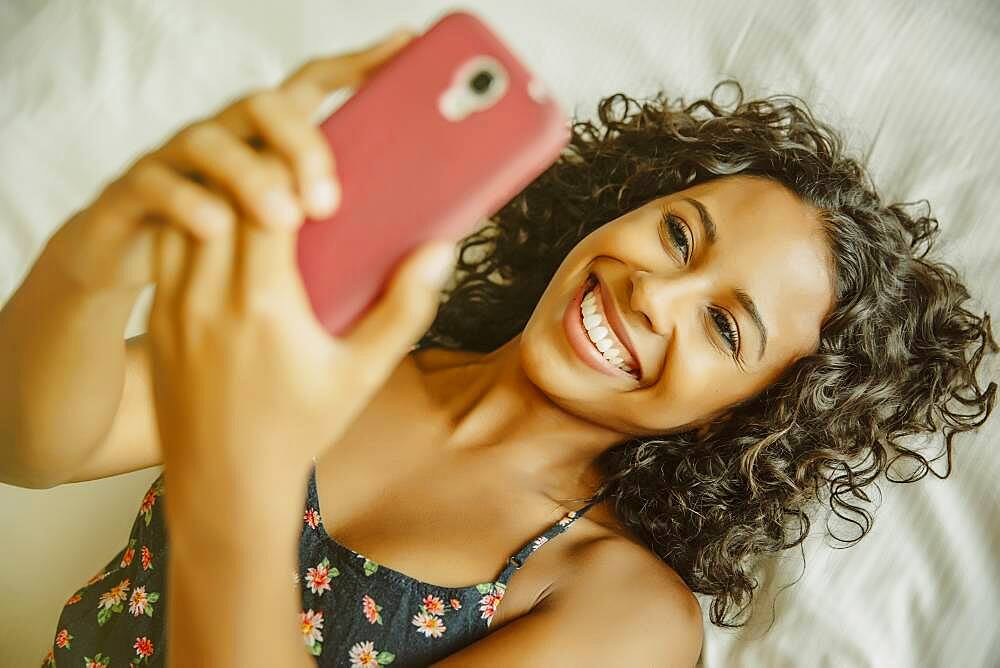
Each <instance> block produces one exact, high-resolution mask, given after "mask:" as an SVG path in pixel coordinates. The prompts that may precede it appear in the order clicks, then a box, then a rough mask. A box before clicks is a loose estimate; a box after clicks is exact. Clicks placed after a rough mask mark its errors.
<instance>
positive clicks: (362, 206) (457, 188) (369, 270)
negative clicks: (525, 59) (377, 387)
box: [298, 12, 569, 336]
mask: <svg viewBox="0 0 1000 668" xmlns="http://www.w3.org/2000/svg"><path fill="white" fill-rule="evenodd" d="M482 56H487V57H491V58H492V59H494V61H493V62H498V63H500V65H501V66H502V67H501V70H500V71H502V72H503V73H504V74H505V75H506V77H507V88H506V92H505V93H504V94H503V95H502V96H501V97H499V98H498V99H497V100H496V101H495V103H494V104H493V106H492V107H490V108H487V109H483V110H481V111H477V112H474V113H469V114H468V115H467V116H465V117H464V118H461V119H454V118H453V119H452V120H449V119H448V118H446V113H445V112H444V111H443V110H442V107H441V106H440V105H442V104H445V107H447V108H448V109H453V107H454V104H453V102H454V100H455V99H457V98H456V97H454V96H453V97H451V98H447V100H449V101H450V102H442V95H444V94H445V92H446V91H449V90H452V91H453V94H454V95H455V96H457V95H459V93H455V92H454V91H456V90H458V89H459V88H461V87H460V86H458V87H457V86H456V82H459V83H460V82H461V81H462V80H463V78H462V77H463V76H464V77H465V78H466V79H468V76H469V75H468V74H465V75H462V74H461V72H466V73H467V72H469V71H471V70H470V69H466V70H462V68H463V66H464V67H466V68H471V69H472V70H474V69H475V68H474V67H471V66H470V65H469V63H470V60H471V59H475V58H480V57H482ZM476 62H477V63H478V62H483V61H482V60H481V58H480V60H477V61H476ZM476 71H478V70H476ZM501 79H502V77H495V78H493V79H492V81H494V82H496V81H500V80H501ZM462 90H465V91H466V94H467V95H472V93H471V92H469V91H473V90H475V87H474V86H473V85H472V82H471V80H469V84H468V85H467V86H466V87H465V88H464V89H462ZM495 90H499V88H497V89H495ZM448 105H452V106H448ZM448 113H449V114H451V112H448ZM320 128H321V130H322V131H323V133H324V135H325V136H326V138H327V140H328V141H329V142H330V146H331V148H332V150H333V155H334V159H335V161H336V170H337V177H338V179H339V181H340V185H341V189H342V197H341V204H340V208H339V209H338V210H337V212H336V213H335V214H334V215H333V216H331V217H330V218H328V219H324V220H307V221H306V222H305V224H304V225H303V226H302V228H301V229H300V233H299V238H298V261H299V268H300V270H301V273H302V278H303V281H304V284H305V287H306V290H307V292H308V293H309V299H310V302H311V303H312V306H313V309H314V311H315V313H316V315H317V317H318V319H319V321H320V322H321V323H322V324H323V325H324V327H326V329H327V330H328V331H329V332H330V333H331V334H333V335H335V336H337V335H341V334H343V333H345V332H347V331H349V330H350V329H351V327H352V326H353V325H354V324H355V323H356V322H357V321H358V320H359V319H360V318H361V317H362V316H363V315H364V313H365V312H366V311H367V310H368V309H369V308H370V307H371V305H372V304H373V303H374V302H375V301H376V299H377V298H378V297H379V295H380V293H381V291H382V288H383V285H384V283H385V281H386V280H387V279H388V278H389V276H390V275H391V273H392V270H393V268H394V267H395V266H396V264H397V263H398V262H399V261H400V260H402V259H403V258H404V257H405V256H406V255H407V254H408V253H410V252H411V251H412V250H413V249H414V248H415V247H416V246H417V245H418V244H420V243H422V242H424V241H427V240H430V239H450V240H453V241H456V242H457V241H458V240H459V239H460V238H462V237H463V236H465V235H466V234H468V233H470V232H471V231H472V230H474V229H475V228H476V227H478V226H479V225H480V224H482V223H483V222H484V218H486V217H488V216H489V215H492V214H493V213H495V212H496V211H497V210H499V209H500V207H501V206H503V205H504V204H505V203H506V202H508V201H509V200H510V199H512V198H513V197H514V195H516V194H517V193H519V192H520V191H521V190H522V189H523V188H524V187H525V186H527V185H528V183H530V182H531V181H532V180H533V179H534V178H535V177H537V176H538V175H539V174H541V173H542V171H544V170H545V169H546V168H547V167H548V166H549V165H551V164H552V163H553V162H554V161H555V159H556V158H557V157H558V155H559V153H560V151H561V150H562V149H563V147H565V145H566V143H567V141H568V139H569V127H568V123H567V121H566V118H565V116H564V115H563V114H562V112H561V111H560V109H559V107H558V105H557V104H556V102H555V101H554V100H553V99H552V98H551V97H549V96H548V95H547V94H546V93H545V89H544V87H543V86H542V85H541V83H540V82H539V81H538V80H537V79H535V78H534V77H533V76H532V75H531V73H530V72H528V71H527V70H526V69H525V68H524V66H523V65H521V63H520V62H519V61H518V60H517V58H515V56H514V55H513V54H512V53H511V52H510V50H509V49H507V48H506V47H505V46H504V45H503V43H502V42H501V41H500V40H499V39H498V38H497V37H496V36H495V35H494V34H493V33H492V32H491V31H490V30H489V29H488V28H487V27H486V26H485V25H484V24H483V23H482V22H481V21H480V20H478V19H477V18H476V17H474V16H472V15H470V14H468V13H465V12H457V13H452V14H448V15H446V16H444V17H443V18H442V19H441V20H439V21H438V22H437V23H435V24H434V25H433V26H432V27H431V28H430V29H429V30H428V31H427V32H426V33H424V34H423V35H421V36H419V37H416V38H414V39H413V40H412V41H411V42H410V43H409V44H407V45H406V46H405V47H404V48H403V49H402V50H401V51H400V52H399V53H397V54H396V55H395V56H394V57H393V59H392V60H390V61H388V62H386V63H384V64H383V65H382V66H381V67H380V68H379V69H378V70H377V71H376V72H374V73H373V74H371V76H370V77H369V78H368V80H367V81H366V82H365V83H364V84H363V85H362V86H361V87H360V88H359V89H358V91H357V92H356V93H355V94H354V95H353V96H352V97H351V98H350V99H348V100H347V101H346V102H345V103H344V104H343V105H342V106H341V107H340V108H339V109H337V110H336V111H335V112H334V113H333V114H332V115H331V116H330V117H329V118H328V119H327V120H326V121H324V122H323V123H322V124H321V125H320Z"/></svg>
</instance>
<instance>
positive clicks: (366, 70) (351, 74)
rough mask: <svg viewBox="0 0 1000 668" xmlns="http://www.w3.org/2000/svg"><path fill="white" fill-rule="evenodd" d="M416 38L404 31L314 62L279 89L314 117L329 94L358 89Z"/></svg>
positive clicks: (408, 30) (299, 70) (296, 72)
mask: <svg viewBox="0 0 1000 668" xmlns="http://www.w3.org/2000/svg"><path fill="white" fill-rule="evenodd" d="M415 36H416V33H415V32H414V31H413V30H411V29H409V28H400V29H399V30H397V31H395V32H393V33H391V34H390V35H388V36H387V37H385V38H384V39H382V40H381V41H379V42H377V43H376V44H373V45H372V46H370V47H368V48H367V49H362V50H360V51H354V52H351V53H345V54H339V55H336V56H327V57H324V58H317V59H315V60H310V61H309V62H307V63H306V64H305V65H302V66H301V67H300V68H299V69H298V70H296V71H295V72H294V73H292V75H291V76H289V77H288V78H287V79H286V80H285V81H284V82H283V83H282V84H281V85H280V86H279V89H280V90H285V91H288V92H290V93H291V95H292V97H293V98H294V99H295V100H296V101H297V103H298V104H299V105H301V108H302V110H303V111H304V112H306V113H307V114H308V115H309V116H310V117H311V116H312V114H313V112H315V111H316V109H317V108H318V107H319V105H320V104H321V103H322V102H323V99H324V98H325V97H326V96H327V95H329V94H330V93H332V92H334V91H336V90H337V89H340V88H344V87H345V86H346V87H352V88H353V87H356V86H357V85H358V84H360V83H361V82H362V81H364V79H366V78H367V77H368V76H369V75H370V74H371V73H372V72H373V71H374V70H375V69H376V68H377V67H378V66H379V65H381V64H382V63H384V62H386V61H387V60H389V59H390V58H392V57H393V56H394V55H395V54H396V53H397V52H398V51H399V50H400V49H402V48H403V47H404V46H406V44H407V43H408V42H409V41H410V40H412V39H413V38H414V37H415Z"/></svg>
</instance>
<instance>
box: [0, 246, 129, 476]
mask: <svg viewBox="0 0 1000 668" xmlns="http://www.w3.org/2000/svg"><path fill="white" fill-rule="evenodd" d="M58 244H59V233H58V232H57V233H56V234H55V235H53V237H52V238H51V239H50V240H49V241H48V243H47V244H46V246H45V248H44V249H43V250H42V253H41V254H40V255H39V257H38V259H37V260H36V262H35V264H34V265H33V266H32V268H31V270H30V271H29V273H28V275H27V277H26V278H25V280H24V281H23V282H22V284H21V286H20V287H19V288H18V289H17V291H16V292H14V294H13V295H12V296H11V298H10V299H9V300H8V302H7V303H6V305H4V307H3V309H2V310H0V369H2V370H3V372H2V373H0V482H4V483H7V484H11V485H17V486H21V487H34V488H44V487H51V486H53V485H56V484H59V483H61V482H63V481H65V480H67V479H68V478H69V477H70V476H71V475H72V474H73V473H74V472H75V471H76V470H77V469H78V468H79V467H80V466H81V465H82V463H83V462H85V461H86V460H87V458H88V457H89V456H90V455H91V453H92V451H93V450H94V449H95V448H96V447H97V446H98V444H99V443H100V441H101V440H102V438H103V437H104V435H105V434H106V433H107V431H108V430H109V428H110V427H111V424H112V422H113V420H114V416H115V413H116V411H117V409H118V405H119V400H120V398H121V394H122V386H123V384H124V377H125V371H124V368H125V343H124V341H123V331H124V329H125V325H126V323H127V322H128V317H129V314H130V313H131V311H132V306H133V305H134V304H135V300H136V298H137V296H138V294H139V292H140V291H141V288H136V289H129V290H118V291H112V290H106V291H96V290H89V289H85V288H84V287H83V286H82V285H80V284H79V283H78V282H77V281H74V280H73V279H71V278H70V277H69V275H68V274H66V273H65V272H64V271H62V265H61V264H60V262H59V260H58V252H60V250H59V246H58Z"/></svg>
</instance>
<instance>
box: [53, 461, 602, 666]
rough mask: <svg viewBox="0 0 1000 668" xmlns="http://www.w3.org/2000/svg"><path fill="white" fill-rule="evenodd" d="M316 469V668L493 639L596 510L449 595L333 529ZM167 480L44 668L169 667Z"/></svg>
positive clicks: (306, 585) (423, 660) (94, 581)
mask: <svg viewBox="0 0 1000 668" xmlns="http://www.w3.org/2000/svg"><path fill="white" fill-rule="evenodd" d="M315 476H316V470H315V467H313V469H312V472H311V473H310V476H309V482H308V486H307V491H306V500H305V505H304V509H303V510H304V512H303V515H302V532H301V535H300V541H299V568H298V570H297V571H296V572H294V573H290V574H289V586H294V587H295V588H296V589H297V590H298V591H299V593H300V595H301V603H302V607H301V612H300V615H299V616H300V623H301V624H300V627H301V630H302V641H303V643H304V644H305V647H306V651H307V652H309V653H311V654H312V655H313V656H314V657H315V658H316V665H317V666H322V667H327V666H338V667H340V666H344V667H348V668H358V667H361V668H378V667H379V666H387V665H390V664H391V665H392V666H393V667H394V668H395V667H397V666H403V667H405V666H426V665H428V664H431V663H433V662H435V661H437V660H440V659H442V658H444V657H446V656H448V655H449V654H452V653H454V652H457V651H458V650H460V649H462V648H463V647H466V646H468V645H470V644H472V643H473V642H475V641H476V640H479V639H480V638H482V637H484V636H485V635H487V634H488V633H489V631H490V623H491V622H492V621H493V616H494V614H495V613H496V610H497V607H498V606H499V604H500V602H501V601H502V600H503V597H504V593H505V591H506V589H507V582H508V580H509V579H510V578H511V576H512V575H513V574H514V572H515V571H516V570H517V569H519V568H520V567H521V566H522V565H523V563H524V561H525V560H526V559H527V558H528V557H529V556H530V555H531V554H532V553H533V552H534V551H535V550H537V549H539V548H540V547H542V545H544V544H545V543H546V542H547V541H549V540H551V539H552V538H554V537H555V536H556V535H558V534H560V533H562V532H563V531H566V529H568V528H569V526H570V525H571V524H572V523H573V522H574V521H575V520H576V519H577V518H578V517H580V516H581V515H582V514H583V513H585V512H586V511H587V509H589V507H590V506H587V507H585V508H583V509H582V510H580V511H578V512H571V513H568V514H567V515H566V516H564V517H563V518H562V519H561V520H559V521H558V522H557V523H556V524H554V525H553V526H552V527H551V528H550V529H549V530H548V531H546V532H545V533H543V534H542V535H540V536H538V537H536V538H534V539H532V540H530V541H528V542H527V543H526V544H525V545H524V547H523V548H521V550H520V551H518V552H517V553H515V554H514V555H513V556H511V557H510V558H509V560H508V562H507V565H506V566H505V567H504V569H503V570H502V571H501V573H500V574H499V576H498V577H497V579H496V580H494V581H492V582H483V583H479V584H475V585H472V586H468V587H459V588H454V587H440V586H437V585H433V584H430V583H426V582H421V581H419V580H416V579H414V578H411V577H410V576H408V575H406V574H404V573H400V572H398V571H394V570H392V569H391V568H388V567H386V566H383V565H381V564H378V563H376V562H374V561H372V560H370V559H368V558H367V557H365V556H364V555H362V554H359V553H357V552H354V551H353V550H351V549H350V548H348V547H346V546H344V545H341V544H340V543H338V542H337V541H335V540H333V538H331V537H330V536H329V535H328V534H327V532H326V529H325V528H324V527H323V519H322V510H321V509H320V507H319V498H318V496H317V492H316V477H315ZM163 480H164V476H163V475H162V474H161V475H160V477H158V478H157V479H156V480H155V481H153V483H152V485H151V486H150V488H149V491H148V492H146V495H145V496H144V497H143V499H142V502H141V503H140V505H139V511H138V514H137V516H136V519H135V522H134V523H133V525H132V531H131V533H130V534H129V538H128V542H127V544H126V545H125V547H123V548H122V549H121V551H120V552H118V554H116V555H115V556H114V558H112V559H111V561H109V562H108V563H107V565H105V566H104V568H102V569H101V570H100V571H98V573H97V574H96V575H94V577H92V578H90V580H88V581H87V583H86V584H85V585H84V586H83V587H81V588H80V589H78V590H77V591H76V592H74V593H73V595H72V596H70V597H69V599H68V600H67V601H66V603H65V604H64V607H63V611H62V614H61V615H60V617H59V622H58V624H57V628H56V631H55V639H54V641H53V645H52V648H51V649H50V650H49V652H48V653H47V654H46V656H45V657H44V659H43V660H42V665H43V666H84V667H85V668H102V667H103V668H108V667H110V666H123V665H129V664H131V665H142V666H164V665H166V659H165V657H166V653H167V650H168V648H167V647H166V642H165V640H166V635H165V626H164V620H165V618H166V612H167V611H166V605H165V603H166V595H165V593H164V583H165V582H166V573H165V570H166V569H165V567H166V561H167V553H168V544H167V534H166V526H165V524H164V517H163V501H162V496H163V493H164V484H163Z"/></svg>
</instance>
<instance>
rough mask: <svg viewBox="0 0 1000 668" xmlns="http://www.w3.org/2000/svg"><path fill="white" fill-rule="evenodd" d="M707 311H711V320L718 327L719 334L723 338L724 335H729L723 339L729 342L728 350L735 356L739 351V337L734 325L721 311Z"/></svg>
mask: <svg viewBox="0 0 1000 668" xmlns="http://www.w3.org/2000/svg"><path fill="white" fill-rule="evenodd" d="M709 310H711V311H712V313H713V316H712V320H714V321H715V322H716V324H717V325H719V332H720V333H722V335H723V336H724V337H725V335H726V334H728V335H729V336H728V337H725V338H726V340H727V341H728V342H729V348H730V350H732V351H733V354H734V355H735V354H736V352H737V351H738V350H739V349H740V335H739V332H738V331H737V329H736V325H735V324H734V323H733V322H732V321H731V320H730V319H729V318H728V317H727V316H726V314H725V313H723V312H722V311H719V310H717V309H709ZM716 316H719V317H716Z"/></svg>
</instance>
